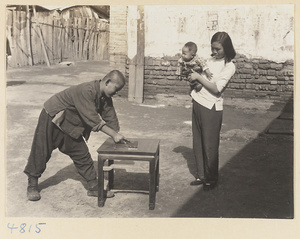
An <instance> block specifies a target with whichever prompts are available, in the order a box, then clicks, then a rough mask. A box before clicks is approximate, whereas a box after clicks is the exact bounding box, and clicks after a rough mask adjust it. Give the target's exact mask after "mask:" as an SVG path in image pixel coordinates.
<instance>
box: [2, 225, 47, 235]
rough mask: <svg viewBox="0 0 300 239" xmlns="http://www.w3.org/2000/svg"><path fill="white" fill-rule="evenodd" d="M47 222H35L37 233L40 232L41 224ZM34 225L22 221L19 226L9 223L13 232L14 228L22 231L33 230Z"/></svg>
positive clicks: (8, 226) (9, 227)
mask: <svg viewBox="0 0 300 239" xmlns="http://www.w3.org/2000/svg"><path fill="white" fill-rule="evenodd" d="M45 224H46V223H37V224H35V227H34V228H35V229H34V228H33V230H34V232H35V233H40V232H41V231H42V229H41V228H40V227H39V226H41V225H45ZM31 227H32V225H29V226H27V224H26V223H22V224H21V225H20V226H19V227H15V224H12V225H10V223H8V224H7V228H8V229H10V232H11V233H13V230H18V231H19V232H20V233H25V232H31Z"/></svg>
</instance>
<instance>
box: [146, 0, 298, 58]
mask: <svg viewBox="0 0 300 239" xmlns="http://www.w3.org/2000/svg"><path fill="white" fill-rule="evenodd" d="M145 31H146V34H145V36H146V49H145V56H152V57H162V56H164V55H167V56H174V55H176V54H177V53H181V48H182V46H183V45H184V43H185V42H187V41H194V42H195V43H196V44H197V45H198V49H199V50H198V54H199V55H201V56H203V57H209V55H210V39H211V36H212V35H213V34H214V33H215V32H217V31H226V32H228V33H229V35H230V36H231V39H232V41H233V44H234V47H235V49H236V51H237V52H238V53H241V54H245V55H246V56H248V57H250V58H251V57H252V58H265V59H268V60H273V61H276V62H282V61H285V60H288V59H294V57H293V51H294V6H293V5H291V4H290V5H288V4H284V5H278V4H277V5H223V6H222V5H215V6H214V5H177V6H175V5H168V6H167V5H153V6H149V5H148V6H145Z"/></svg>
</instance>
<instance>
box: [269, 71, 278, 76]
mask: <svg viewBox="0 0 300 239" xmlns="http://www.w3.org/2000/svg"><path fill="white" fill-rule="evenodd" d="M268 75H270V76H275V75H276V71H275V70H268Z"/></svg>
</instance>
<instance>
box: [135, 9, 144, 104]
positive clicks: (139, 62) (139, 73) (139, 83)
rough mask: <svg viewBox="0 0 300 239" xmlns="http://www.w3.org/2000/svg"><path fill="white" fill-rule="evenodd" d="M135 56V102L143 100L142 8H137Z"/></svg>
mask: <svg viewBox="0 0 300 239" xmlns="http://www.w3.org/2000/svg"><path fill="white" fill-rule="evenodd" d="M137 14H138V15H137V16H138V18H137V55H136V74H135V76H136V82H135V83H136V86H135V102H137V103H143V100H144V64H145V24H144V6H138V7H137Z"/></svg>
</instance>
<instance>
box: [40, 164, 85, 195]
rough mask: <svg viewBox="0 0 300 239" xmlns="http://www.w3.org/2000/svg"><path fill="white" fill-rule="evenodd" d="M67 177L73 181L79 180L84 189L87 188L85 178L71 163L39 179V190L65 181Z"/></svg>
mask: <svg viewBox="0 0 300 239" xmlns="http://www.w3.org/2000/svg"><path fill="white" fill-rule="evenodd" d="M68 179H73V180H75V181H79V182H81V183H82V185H83V186H84V188H85V189H87V183H86V182H85V180H84V179H83V178H82V177H81V176H80V175H79V173H78V172H77V170H76V168H75V166H74V164H73V163H71V164H70V165H68V166H67V167H64V168H62V169H61V170H59V171H58V172H57V173H56V174H54V175H53V176H51V177H49V178H47V179H45V180H44V181H41V182H40V183H39V191H42V190H44V189H46V188H48V187H51V186H55V185H58V184H59V183H61V182H63V181H66V180H68Z"/></svg>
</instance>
